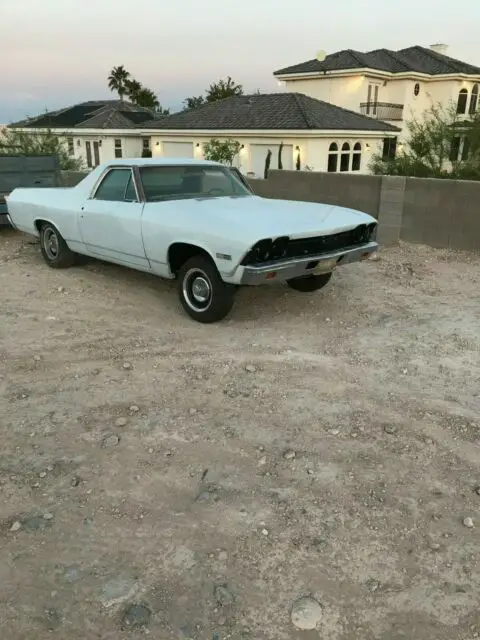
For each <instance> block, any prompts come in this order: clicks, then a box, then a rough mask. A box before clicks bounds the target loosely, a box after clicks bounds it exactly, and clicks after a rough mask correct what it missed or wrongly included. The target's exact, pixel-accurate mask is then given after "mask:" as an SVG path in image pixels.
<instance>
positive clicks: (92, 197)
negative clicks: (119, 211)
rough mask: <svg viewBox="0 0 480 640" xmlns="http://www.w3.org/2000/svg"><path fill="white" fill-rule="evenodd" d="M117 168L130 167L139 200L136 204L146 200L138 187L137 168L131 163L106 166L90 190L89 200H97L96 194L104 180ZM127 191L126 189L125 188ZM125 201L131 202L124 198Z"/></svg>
mask: <svg viewBox="0 0 480 640" xmlns="http://www.w3.org/2000/svg"><path fill="white" fill-rule="evenodd" d="M115 169H123V170H125V169H128V170H129V171H130V175H131V176H132V177H133V184H134V186H135V193H136V194H137V202H136V203H135V204H138V203H140V202H144V201H145V200H140V197H139V189H138V184H137V180H136V176H135V168H134V167H133V166H132V165H129V164H125V165H124V164H116V165H110V166H109V167H106V169H105V170H104V171H102V173H101V174H100V176H99V178H98V180H97V181H96V182H95V184H94V185H93V189H92V191H91V192H90V195H89V197H88V200H95V196H96V194H97V191H98V189H99V188H100V186H101V184H102V182H103V180H104V179H105V178H106V177H107V175H108V174H109V173H110V172H111V171H115ZM125 191H126V189H125ZM102 202H122V200H111V201H110V200H102ZM123 202H131V201H130V200H123Z"/></svg>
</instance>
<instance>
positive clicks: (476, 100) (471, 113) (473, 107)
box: [468, 84, 478, 115]
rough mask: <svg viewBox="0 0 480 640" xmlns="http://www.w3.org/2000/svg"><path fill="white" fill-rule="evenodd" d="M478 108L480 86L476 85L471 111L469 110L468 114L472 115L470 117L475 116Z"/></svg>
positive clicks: (473, 91)
mask: <svg viewBox="0 0 480 640" xmlns="http://www.w3.org/2000/svg"><path fill="white" fill-rule="evenodd" d="M477 107H478V84H474V85H473V89H472V96H471V98H470V109H469V110H468V113H470V115H473V114H474V113H476V111H477Z"/></svg>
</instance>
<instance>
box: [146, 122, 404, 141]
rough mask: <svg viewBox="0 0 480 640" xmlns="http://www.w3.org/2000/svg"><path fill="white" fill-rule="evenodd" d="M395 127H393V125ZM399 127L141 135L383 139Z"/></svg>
mask: <svg viewBox="0 0 480 640" xmlns="http://www.w3.org/2000/svg"><path fill="white" fill-rule="evenodd" d="M392 127H393V125H392ZM400 131H401V129H399V128H398V127H393V128H390V127H389V128H385V129H377V130H373V129H141V131H140V134H141V135H152V136H155V135H156V136H189V137H192V136H210V137H212V136H214V135H217V136H218V135H220V136H236V137H252V136H259V137H260V136H271V137H289V138H311V137H318V138H322V137H332V136H345V135H349V136H351V137H355V136H357V137H358V136H359V135H360V134H361V135H362V136H365V137H375V138H381V137H383V136H384V135H385V134H387V135H388V134H394V133H397V132H400Z"/></svg>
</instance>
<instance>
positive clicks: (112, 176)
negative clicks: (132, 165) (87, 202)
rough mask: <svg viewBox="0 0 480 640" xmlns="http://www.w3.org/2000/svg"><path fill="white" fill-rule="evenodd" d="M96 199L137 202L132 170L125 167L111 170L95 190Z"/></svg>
mask: <svg viewBox="0 0 480 640" xmlns="http://www.w3.org/2000/svg"><path fill="white" fill-rule="evenodd" d="M94 199H95V200H108V201H109V202H126V201H128V202H137V194H136V193H135V185H134V183H133V176H132V171H131V170H130V169H124V168H122V169H112V170H111V171H109V172H108V173H107V175H106V176H105V177H104V179H103V180H102V182H101V183H100V186H99V187H98V189H97V191H96V192H95V195H94Z"/></svg>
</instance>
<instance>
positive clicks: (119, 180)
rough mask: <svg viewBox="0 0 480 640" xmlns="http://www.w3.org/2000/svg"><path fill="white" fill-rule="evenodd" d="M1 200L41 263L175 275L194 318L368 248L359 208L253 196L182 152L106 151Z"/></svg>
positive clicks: (320, 280)
mask: <svg viewBox="0 0 480 640" xmlns="http://www.w3.org/2000/svg"><path fill="white" fill-rule="evenodd" d="M7 205H8V215H9V219H10V222H11V224H12V226H13V227H14V228H16V229H18V230H20V231H23V232H25V233H28V234H31V235H34V236H37V237H39V238H40V247H41V251H42V254H43V257H44V259H45V261H46V263H47V264H48V265H49V266H50V267H53V268H61V267H69V266H71V265H73V264H75V262H76V261H77V259H78V258H79V255H85V256H90V257H94V258H99V259H101V260H106V261H109V262H114V263H117V264H120V265H124V266H127V267H131V268H133V269H138V270H140V271H146V272H149V273H153V274H156V275H158V276H160V277H163V278H170V279H173V278H175V279H177V281H178V293H179V296H180V301H181V303H182V305H183V308H184V309H185V311H186V312H187V313H188V314H189V315H190V316H191V317H192V318H193V319H195V320H197V321H199V322H215V321H218V320H221V319H222V318H224V317H225V316H227V315H228V313H229V312H230V310H231V309H232V306H233V301H234V295H235V291H236V290H237V288H238V286H240V285H261V284H268V283H273V282H276V281H284V282H286V283H287V284H288V285H289V286H290V287H291V288H292V289H295V290H297V291H302V292H312V291H317V290H318V289H321V288H322V287H324V286H325V285H326V284H327V282H328V281H329V280H330V278H331V276H332V273H333V271H334V270H335V269H336V268H337V267H338V266H340V265H343V264H346V263H349V262H356V261H359V260H363V259H365V258H368V256H369V255H371V254H372V253H373V252H374V251H376V249H377V247H378V245H377V243H376V241H375V237H376V228H377V222H376V220H375V219H374V218H372V217H370V216H369V215H367V214H365V213H362V212H360V211H355V210H352V209H346V208H343V207H338V206H332V205H326V204H316V203H310V202H293V201H286V200H272V199H266V198H261V197H259V196H257V195H255V194H254V193H253V191H252V189H251V188H250V186H249V184H248V182H247V181H246V180H245V179H244V178H243V176H242V175H241V173H240V172H239V171H238V170H236V169H231V168H227V167H225V166H223V165H221V164H218V163H215V162H208V161H199V160H192V159H185V160H184V159H144V158H138V159H122V160H115V161H112V162H109V163H107V164H104V165H101V166H99V167H97V168H96V169H95V170H93V171H92V172H91V173H90V174H89V175H88V176H87V177H85V178H84V179H83V180H82V181H81V182H79V183H78V184H77V185H76V186H75V187H69V188H42V189H36V188H18V189H15V190H14V191H12V193H11V194H10V195H9V197H8V201H7Z"/></svg>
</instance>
